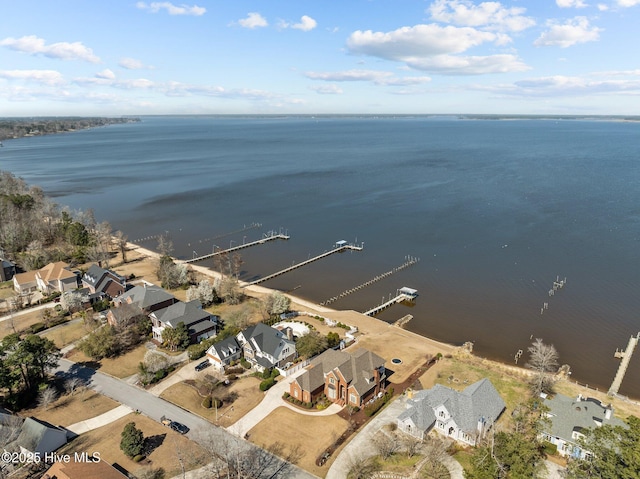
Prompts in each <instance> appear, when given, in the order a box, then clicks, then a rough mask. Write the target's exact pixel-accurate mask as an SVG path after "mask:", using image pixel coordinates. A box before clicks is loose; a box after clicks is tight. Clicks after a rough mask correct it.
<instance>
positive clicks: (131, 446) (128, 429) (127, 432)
mask: <svg viewBox="0 0 640 479" xmlns="http://www.w3.org/2000/svg"><path fill="white" fill-rule="evenodd" d="M121 437H122V439H121V441H120V449H121V450H122V452H124V453H125V454H126V455H127V456H129V457H132V458H134V460H135V457H137V456H139V455H140V454H142V450H143V448H144V435H143V434H142V431H141V430H140V429H138V428H137V427H136V423H135V422H130V423H127V425H126V426H125V427H124V429H123V430H122V433H121ZM140 459H142V457H141V458H140Z"/></svg>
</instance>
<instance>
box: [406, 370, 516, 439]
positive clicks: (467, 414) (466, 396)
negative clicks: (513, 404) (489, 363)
mask: <svg viewBox="0 0 640 479" xmlns="http://www.w3.org/2000/svg"><path fill="white" fill-rule="evenodd" d="M408 404H409V407H408V409H407V410H406V411H404V412H403V413H402V414H401V415H400V416H398V419H399V420H405V419H406V418H409V417H410V418H411V419H412V420H413V422H414V423H415V424H416V426H417V427H420V428H423V429H428V428H429V427H431V425H432V424H433V421H435V414H434V413H433V410H434V409H436V408H438V407H440V406H444V407H445V408H446V410H447V412H448V413H449V414H450V415H451V417H452V418H453V420H454V421H455V423H456V424H457V425H458V427H459V428H460V429H462V430H463V431H465V432H467V433H473V432H474V431H476V429H477V427H478V421H479V420H483V421H484V422H487V423H491V422H494V421H496V420H497V419H498V417H500V414H501V413H502V411H503V410H504V408H505V407H506V406H505V403H504V401H503V400H502V398H501V397H500V394H498V391H496V388H494V387H493V384H491V381H489V380H488V379H487V378H484V379H481V380H480V381H478V382H476V383H473V384H472V385H470V386H468V387H467V388H465V390H464V391H461V392H459V391H455V390H453V389H451V388H448V387H445V386H442V385H441V384H436V385H435V386H434V387H432V388H431V389H428V390H425V391H418V392H417V393H415V395H414V398H413V399H412V400H410V401H409V403H408ZM429 410H431V412H429ZM429 421H430V422H429Z"/></svg>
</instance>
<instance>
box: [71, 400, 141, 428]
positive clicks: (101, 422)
mask: <svg viewBox="0 0 640 479" xmlns="http://www.w3.org/2000/svg"><path fill="white" fill-rule="evenodd" d="M131 412H133V409H131V408H130V407H129V406H122V405H121V406H118V407H116V408H114V409H112V410H111V411H107V412H105V413H104V414H100V415H99V416H96V417H92V418H91V419H85V420H84V421H80V422H77V423H75V424H72V425H71V426H69V427H67V428H66V429H67V430H68V431H71V432H73V433H74V434H78V435H80V434H83V433H85V432H89V431H92V430H93V429H97V428H99V427H102V426H106V425H107V424H111V423H112V422H114V421H117V420H118V419H120V418H122V417H124V416H126V415H127V414H130V413H131Z"/></svg>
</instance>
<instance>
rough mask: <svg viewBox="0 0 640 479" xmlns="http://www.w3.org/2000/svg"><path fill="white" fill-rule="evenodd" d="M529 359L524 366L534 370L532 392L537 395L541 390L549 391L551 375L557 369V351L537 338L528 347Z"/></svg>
mask: <svg viewBox="0 0 640 479" xmlns="http://www.w3.org/2000/svg"><path fill="white" fill-rule="evenodd" d="M528 351H529V361H528V362H527V364H526V367H527V368H529V369H531V370H532V371H534V373H535V374H534V377H533V380H532V382H531V388H532V390H533V393H534V394H535V395H536V396H538V395H539V394H540V393H541V392H551V391H552V389H553V384H554V380H553V376H552V374H551V373H555V372H556V371H557V369H558V352H557V351H556V348H555V347H554V346H553V345H552V344H544V343H543V342H542V339H540V338H537V339H536V340H535V341H534V342H533V343H532V345H531V346H530V347H529V348H528Z"/></svg>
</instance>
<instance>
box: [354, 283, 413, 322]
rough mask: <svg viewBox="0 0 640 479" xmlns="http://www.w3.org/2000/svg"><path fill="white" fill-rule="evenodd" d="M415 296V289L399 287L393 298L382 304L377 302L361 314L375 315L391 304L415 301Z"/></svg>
mask: <svg viewBox="0 0 640 479" xmlns="http://www.w3.org/2000/svg"><path fill="white" fill-rule="evenodd" d="M417 296H418V294H417V291H416V290H415V289H411V288H407V287H404V288H400V289H399V290H397V291H396V296H395V297H394V298H392V299H390V300H389V301H385V302H383V303H382V304H379V305H378V306H376V307H375V308H371V309H370V310H369V311H366V312H364V313H362V314H364V315H366V316H375V315H376V314H378V313H380V312H381V311H384V310H385V309H387V308H389V307H391V306H393V305H394V304H397V303H402V302H403V301H415V299H416V297H417Z"/></svg>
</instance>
